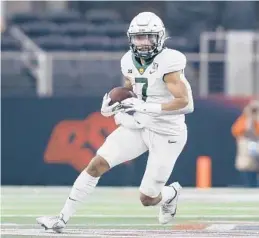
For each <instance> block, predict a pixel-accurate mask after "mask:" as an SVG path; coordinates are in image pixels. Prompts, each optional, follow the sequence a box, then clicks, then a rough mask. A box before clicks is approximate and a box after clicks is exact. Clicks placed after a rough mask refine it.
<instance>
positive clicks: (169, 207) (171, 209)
mask: <svg viewBox="0 0 259 238" xmlns="http://www.w3.org/2000/svg"><path fill="white" fill-rule="evenodd" d="M169 187H172V189H174V191H175V194H174V196H173V197H172V198H170V199H168V200H167V201H166V202H164V203H163V204H161V207H160V211H159V223H160V224H163V225H164V224H167V223H168V222H170V221H172V220H173V218H174V216H175V214H176V210H177V201H178V197H179V195H180V190H181V189H182V187H181V185H180V184H179V183H178V182H174V183H172V184H170V185H169Z"/></svg>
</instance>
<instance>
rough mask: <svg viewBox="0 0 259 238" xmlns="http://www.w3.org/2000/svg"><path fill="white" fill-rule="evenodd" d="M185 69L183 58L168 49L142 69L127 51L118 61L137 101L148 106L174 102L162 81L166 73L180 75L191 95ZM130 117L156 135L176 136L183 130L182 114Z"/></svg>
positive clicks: (167, 113) (183, 120) (184, 58)
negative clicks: (141, 100) (138, 99)
mask: <svg viewBox="0 0 259 238" xmlns="http://www.w3.org/2000/svg"><path fill="white" fill-rule="evenodd" d="M185 66H186V57H185V55H184V54H182V53H181V52H179V51H177V50H172V49H168V48H165V49H164V50H162V52H160V53H159V54H158V55H156V56H155V57H154V58H153V60H152V61H151V62H149V63H148V64H147V65H144V66H143V65H141V64H140V63H139V62H138V61H137V60H136V58H135V57H134V55H133V54H132V53H131V51H128V52H127V53H126V54H125V55H124V56H123V57H122V59H121V70H122V73H123V75H124V76H125V77H127V78H128V79H129V80H130V81H131V84H132V85H133V91H134V93H135V94H136V95H137V96H138V98H140V99H143V100H144V101H146V102H150V103H168V102H170V101H171V100H172V99H173V98H174V96H173V95H172V93H171V92H170V91H169V90H168V89H167V86H166V84H165V82H164V80H163V77H164V75H165V74H167V73H170V72H176V71H182V75H181V79H182V80H183V81H184V83H185V85H186V86H187V89H188V91H190V92H191V88H190V85H189V83H188V81H187V80H186V78H185V77H184V68H185ZM190 94H191V95H192V93H190ZM191 100H192V99H191ZM134 116H135V118H136V120H137V121H139V122H142V123H143V124H145V127H147V128H148V129H150V130H153V131H156V132H158V133H163V134H170V135H179V134H180V132H181V131H182V130H185V129H186V124H185V116H184V114H181V115H173V112H169V111H168V112H163V113H162V114H161V115H159V116H157V115H154V114H143V113H135V114H134Z"/></svg>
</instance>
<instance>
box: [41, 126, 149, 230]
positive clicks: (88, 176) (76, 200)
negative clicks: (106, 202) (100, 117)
mask: <svg viewBox="0 0 259 238" xmlns="http://www.w3.org/2000/svg"><path fill="white" fill-rule="evenodd" d="M145 151H147V146H146V144H145V143H144V141H143V139H142V136H141V130H131V129H127V128H125V127H119V128H118V129H116V130H115V131H114V132H113V133H112V134H111V135H110V136H108V137H107V139H106V141H105V143H104V144H103V145H102V146H101V147H100V149H99V150H98V151H97V155H96V156H95V157H94V158H93V159H92V160H91V162H90V163H89V165H88V166H87V167H86V169H85V170H83V171H82V172H81V174H80V175H79V176H78V178H77V179H76V181H75V183H74V185H73V187H72V189H71V192H70V194H69V197H68V199H67V200H66V203H65V205H64V207H63V209H62V210H61V212H60V215H59V216H58V217H41V218H38V219H37V221H38V223H39V224H41V225H43V226H44V227H45V228H47V229H53V230H55V231H56V232H60V231H61V230H62V228H64V227H65V224H66V223H67V222H68V220H69V218H70V217H71V216H73V214H75V212H76V210H77V208H78V206H79V205H80V204H81V203H83V202H84V201H85V200H86V199H87V197H88V196H89V195H90V194H91V193H92V192H93V190H94V188H95V187H96V185H97V183H98V181H99V178H100V177H101V176H102V175H103V174H104V173H105V172H107V171H108V170H109V169H110V168H112V167H114V166H116V165H118V164H121V163H123V162H125V161H129V160H132V159H134V158H136V157H138V156H139V155H141V154H142V153H144V152H145Z"/></svg>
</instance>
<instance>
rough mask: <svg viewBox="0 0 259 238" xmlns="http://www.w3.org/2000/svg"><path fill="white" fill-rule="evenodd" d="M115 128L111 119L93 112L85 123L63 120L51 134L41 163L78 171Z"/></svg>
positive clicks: (87, 162) (83, 121) (82, 121)
mask: <svg viewBox="0 0 259 238" xmlns="http://www.w3.org/2000/svg"><path fill="white" fill-rule="evenodd" d="M116 128H117V126H116V125H115V123H114V119H113V118H111V117H108V118H107V117H103V116H102V115H101V114H100V113H99V112H94V113H92V114H91V115H90V116H88V117H87V118H86V119H85V120H64V121H61V122H59V123H58V124H57V125H56V126H55V128H54V129H53V131H52V134H51V136H50V140H49V142H48V145H47V148H46V151H45V154H44V161H45V162H46V163H60V164H70V165H71V166H73V167H74V168H75V169H76V170H77V171H79V172H81V171H82V170H83V169H84V168H85V167H86V166H87V165H88V164H89V162H90V161H91V159H92V157H94V155H95V153H96V151H97V150H98V148H99V147H100V146H101V145H102V144H103V143H104V141H105V138H106V137H107V136H108V135H109V134H110V133H111V132H113V131H114V130H115V129H116Z"/></svg>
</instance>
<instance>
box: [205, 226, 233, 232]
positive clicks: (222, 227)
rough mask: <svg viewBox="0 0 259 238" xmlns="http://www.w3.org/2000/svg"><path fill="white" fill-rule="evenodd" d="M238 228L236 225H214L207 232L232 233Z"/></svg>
mask: <svg viewBox="0 0 259 238" xmlns="http://www.w3.org/2000/svg"><path fill="white" fill-rule="evenodd" d="M235 227H236V224H212V225H210V226H208V227H207V228H205V230H206V231H221V232H223V231H230V230H232V229H234V228H235Z"/></svg>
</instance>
